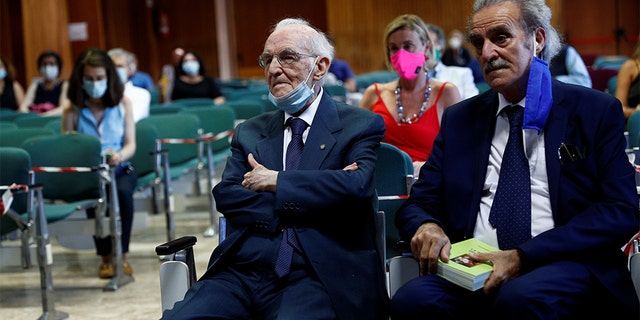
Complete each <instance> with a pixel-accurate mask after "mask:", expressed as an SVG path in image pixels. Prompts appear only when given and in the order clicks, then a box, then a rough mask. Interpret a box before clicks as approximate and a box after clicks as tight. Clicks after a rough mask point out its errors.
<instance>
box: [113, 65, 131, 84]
mask: <svg viewBox="0 0 640 320" xmlns="http://www.w3.org/2000/svg"><path fill="white" fill-rule="evenodd" d="M116 72H117V73H118V78H120V82H122V84H125V83H127V81H129V75H128V74H127V68H116Z"/></svg>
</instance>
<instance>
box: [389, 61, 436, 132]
mask: <svg viewBox="0 0 640 320" xmlns="http://www.w3.org/2000/svg"><path fill="white" fill-rule="evenodd" d="M425 75H426V76H427V81H426V83H427V90H426V91H425V92H424V101H423V102H422V107H420V112H419V113H418V114H415V113H414V114H413V116H412V117H411V118H408V119H405V118H404V114H403V111H404V107H403V106H402V101H401V100H400V91H401V89H400V80H398V87H397V88H396V90H395V94H396V106H397V107H398V118H400V123H408V124H414V123H416V122H418V120H420V117H422V114H423V113H424V111H425V110H427V106H428V105H429V97H430V96H431V84H430V83H429V80H430V78H429V75H428V74H426V73H425Z"/></svg>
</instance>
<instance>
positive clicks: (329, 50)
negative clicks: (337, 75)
mask: <svg viewBox="0 0 640 320" xmlns="http://www.w3.org/2000/svg"><path fill="white" fill-rule="evenodd" d="M289 25H303V26H307V27H309V28H311V29H313V30H314V31H315V33H304V34H303V36H302V40H303V43H302V44H301V46H302V47H304V48H306V49H307V50H309V53H310V54H314V55H318V56H325V57H329V62H330V63H331V61H333V57H334V54H335V49H334V48H333V45H331V42H329V38H328V37H327V35H326V34H325V33H324V32H322V31H320V30H318V28H316V27H314V26H312V25H311V24H310V23H309V21H307V20H305V19H302V18H285V19H282V20H280V22H278V23H277V24H276V25H275V26H274V27H273V29H272V32H273V31H276V30H278V29H280V28H282V27H283V26H289ZM325 78H326V77H323V78H322V79H320V81H318V82H319V84H320V85H323V84H324V81H325Z"/></svg>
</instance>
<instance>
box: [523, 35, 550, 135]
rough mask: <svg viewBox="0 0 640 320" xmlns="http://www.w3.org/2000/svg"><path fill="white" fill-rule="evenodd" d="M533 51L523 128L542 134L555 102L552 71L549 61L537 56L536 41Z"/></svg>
mask: <svg viewBox="0 0 640 320" xmlns="http://www.w3.org/2000/svg"><path fill="white" fill-rule="evenodd" d="M534 41H535V36H534ZM533 52H534V56H533V60H532V61H531V67H530V68H529V80H528V82H527V96H526V98H525V102H524V104H525V108H524V125H523V128H524V129H536V130H537V131H538V134H540V132H542V129H543V128H544V125H545V123H547V118H548V117H549V111H551V104H552V103H553V96H552V92H551V71H549V64H547V62H545V61H544V60H542V59H540V58H538V57H536V56H535V52H536V45H535V42H534V49H533Z"/></svg>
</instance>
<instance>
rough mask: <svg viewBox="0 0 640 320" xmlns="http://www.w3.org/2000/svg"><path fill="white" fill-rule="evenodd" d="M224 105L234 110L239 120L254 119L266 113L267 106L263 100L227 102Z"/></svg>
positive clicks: (250, 99)
mask: <svg viewBox="0 0 640 320" xmlns="http://www.w3.org/2000/svg"><path fill="white" fill-rule="evenodd" d="M224 105H225V106H227V107H230V108H231V109H233V111H234V112H235V115H236V119H238V120H246V119H249V118H253V117H255V116H257V115H260V114H262V113H264V112H265V104H264V102H262V100H261V98H247V99H239V100H233V101H227V102H226V103H225V104H224Z"/></svg>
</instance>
